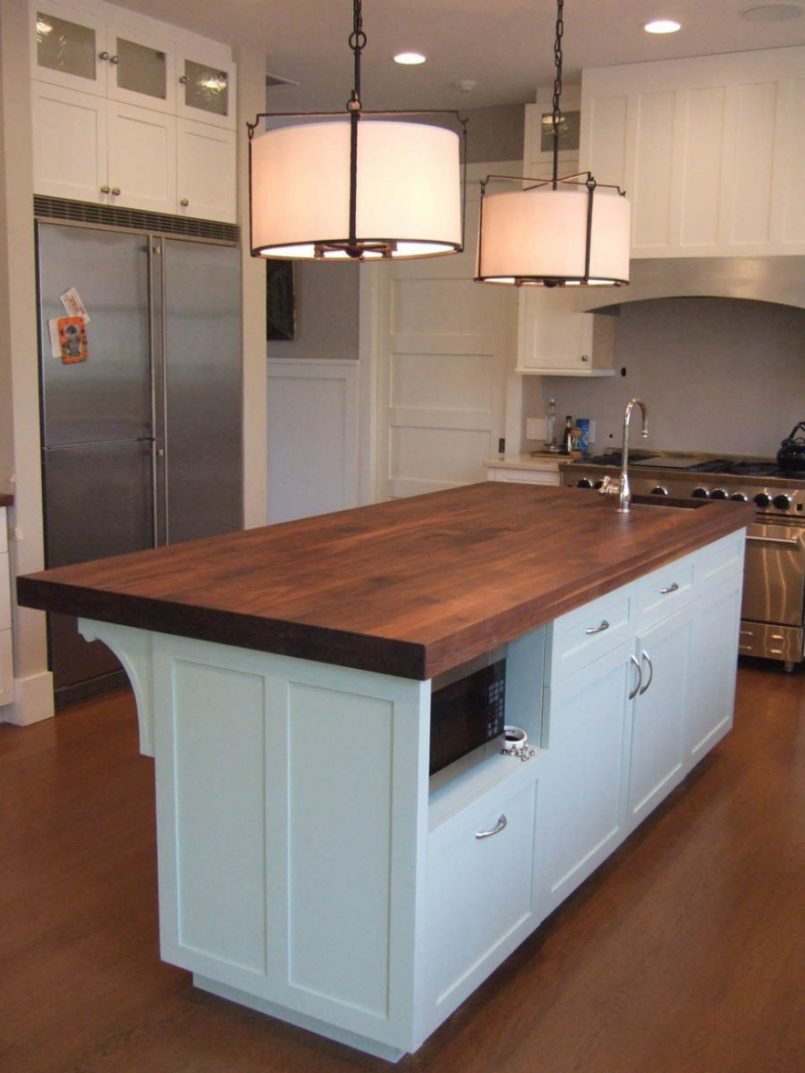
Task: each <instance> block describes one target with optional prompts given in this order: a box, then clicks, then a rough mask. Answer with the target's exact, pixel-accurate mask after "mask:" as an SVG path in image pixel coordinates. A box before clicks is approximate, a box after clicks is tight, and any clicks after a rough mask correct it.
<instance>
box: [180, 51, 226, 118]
mask: <svg viewBox="0 0 805 1073" xmlns="http://www.w3.org/2000/svg"><path fill="white" fill-rule="evenodd" d="M177 71H178V81H179V92H178V96H177V99H176V114H177V115H179V116H183V117H184V118H186V119H196V120H198V121H199V122H201V123H211V124H213V125H214V126H216V127H230V128H232V127H234V126H235V66H234V64H232V63H220V64H219V63H216V62H214V61H209V60H208V59H206V58H202V57H200V56H198V55H192V54H190V53H180V54H179V56H178V59H177Z"/></svg>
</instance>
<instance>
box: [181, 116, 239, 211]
mask: <svg viewBox="0 0 805 1073" xmlns="http://www.w3.org/2000/svg"><path fill="white" fill-rule="evenodd" d="M235 140H236V135H235V132H234V131H231V130H223V129H222V128H221V127H212V126H210V125H209V124H208V123H194V122H193V121H192V120H189V119H179V120H177V122H176V194H177V201H178V207H177V211H178V212H179V214H180V215H182V216H195V217H201V218H203V219H205V220H224V221H226V222H227V223H234V222H235V221H236V220H237V175H236V164H237V150H236V145H235Z"/></svg>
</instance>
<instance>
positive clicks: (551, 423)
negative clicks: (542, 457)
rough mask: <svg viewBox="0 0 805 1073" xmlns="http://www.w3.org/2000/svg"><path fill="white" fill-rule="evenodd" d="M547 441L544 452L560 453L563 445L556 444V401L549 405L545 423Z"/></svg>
mask: <svg viewBox="0 0 805 1073" xmlns="http://www.w3.org/2000/svg"><path fill="white" fill-rule="evenodd" d="M545 432H546V439H545V443H544V444H543V450H545V451H550V452H557V451H560V450H561V449H562V448H561V445H560V444H558V443H557V442H556V399H551V401H550V402H549V403H548V416H547V418H546V421H545Z"/></svg>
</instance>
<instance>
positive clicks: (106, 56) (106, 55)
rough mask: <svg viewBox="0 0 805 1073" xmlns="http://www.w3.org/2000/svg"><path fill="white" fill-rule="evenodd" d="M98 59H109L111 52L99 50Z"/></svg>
mask: <svg viewBox="0 0 805 1073" xmlns="http://www.w3.org/2000/svg"><path fill="white" fill-rule="evenodd" d="M98 59H99V60H108V59H109V53H108V52H99V53H98Z"/></svg>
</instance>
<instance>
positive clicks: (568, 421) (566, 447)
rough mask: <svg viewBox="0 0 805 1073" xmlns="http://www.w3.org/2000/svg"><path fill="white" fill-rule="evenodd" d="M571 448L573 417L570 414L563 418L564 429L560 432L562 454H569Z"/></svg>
mask: <svg viewBox="0 0 805 1073" xmlns="http://www.w3.org/2000/svg"><path fill="white" fill-rule="evenodd" d="M572 450H573V418H572V417H571V416H570V414H568V415H567V417H566V418H565V430H564V432H563V433H562V454H565V455H569V454H570V452H571V451H572Z"/></svg>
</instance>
